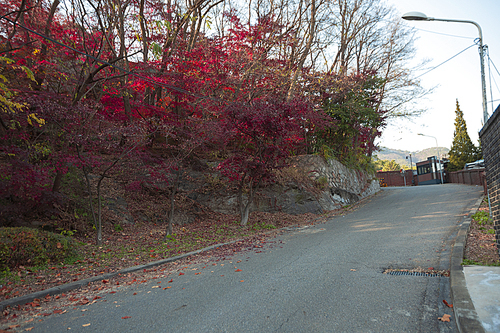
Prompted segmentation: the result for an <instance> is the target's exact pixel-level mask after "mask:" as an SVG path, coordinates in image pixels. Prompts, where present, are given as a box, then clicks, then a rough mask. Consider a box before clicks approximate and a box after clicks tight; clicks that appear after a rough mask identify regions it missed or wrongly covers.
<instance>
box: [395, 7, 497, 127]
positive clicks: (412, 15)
mask: <svg viewBox="0 0 500 333" xmlns="http://www.w3.org/2000/svg"><path fill="white" fill-rule="evenodd" d="M402 18H403V19H404V20H408V21H442V22H458V23H471V24H474V25H475V26H476V27H477V30H478V31H479V57H480V58H481V89H482V95H483V125H485V124H486V122H487V121H488V107H487V104H486V80H485V76H484V50H483V32H482V30H481V27H480V26H479V24H477V23H476V22H474V21H468V20H451V19H438V18H434V17H427V15H425V14H424V13H420V12H409V13H406V14H404V15H403V16H402Z"/></svg>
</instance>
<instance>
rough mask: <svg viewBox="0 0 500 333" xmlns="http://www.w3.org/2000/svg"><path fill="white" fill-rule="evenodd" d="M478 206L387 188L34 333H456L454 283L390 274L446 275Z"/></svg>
mask: <svg viewBox="0 0 500 333" xmlns="http://www.w3.org/2000/svg"><path fill="white" fill-rule="evenodd" d="M480 196H481V188H479V187H474V186H466V185H457V184H446V185H432V186H420V187H407V188H401V187H400V188H386V189H383V190H382V191H381V192H380V193H378V194H377V195H375V196H374V197H372V198H371V199H369V200H368V201H367V202H366V203H364V204H363V205H362V206H361V207H360V208H359V209H357V210H356V211H354V212H352V213H349V214H348V215H346V216H342V217H336V218H333V219H331V220H329V221H328V222H327V223H324V224H319V225H316V226H312V227H309V228H304V229H297V230H293V231H290V232H287V233H285V234H284V235H282V236H280V237H279V238H277V239H275V242H274V243H273V244H270V245H269V244H268V245H264V247H263V248H262V249H254V250H252V251H246V252H243V253H239V254H237V255H236V256H234V257H232V258H231V259H230V260H225V261H214V262H211V263H208V264H206V263H205V264H203V266H202V265H199V264H198V265H192V266H189V267H188V269H185V270H184V273H185V274H184V275H181V276H179V275H178V273H177V275H171V276H169V277H168V279H170V278H172V279H173V282H172V283H170V284H168V286H171V288H169V289H163V288H164V287H166V286H167V283H162V285H161V287H160V288H153V287H155V286H157V281H158V280H150V282H148V283H145V284H141V285H133V286H130V287H126V288H125V287H124V288H122V289H121V290H120V291H118V292H117V293H115V294H103V298H102V299H101V300H99V302H96V303H94V304H92V305H88V306H80V307H77V308H76V309H73V308H71V309H68V311H67V312H66V313H64V314H62V315H52V316H50V317H47V318H44V320H43V321H41V322H33V325H34V328H33V329H32V330H31V332H51V333H52V332H68V331H69V332H365V333H366V332H456V331H457V330H456V327H455V323H454V320H453V317H452V320H451V321H450V322H441V321H438V317H440V316H442V315H443V314H444V313H447V314H450V315H453V312H452V311H451V310H450V309H449V308H447V307H446V306H444V304H443V303H442V300H443V299H445V300H447V301H450V289H449V288H450V284H449V278H446V277H419V276H393V275H387V274H382V272H383V271H384V270H385V269H386V268H416V267H419V266H420V267H424V268H429V267H433V268H435V269H448V268H449V256H450V247H451V246H452V244H453V241H454V238H455V235H456V232H457V227H458V225H459V223H461V222H462V219H463V215H464V213H466V211H467V210H468V209H469V208H470V207H471V206H472V205H473V204H474V202H475V201H477V199H478V198H479V197H480ZM240 260H241V262H237V261H240ZM213 264H216V265H213ZM221 264H224V265H221ZM202 267H206V268H202ZM193 269H197V270H193ZM237 270H241V271H237ZM196 273H200V274H196ZM168 279H167V278H163V280H164V282H166V281H167V280H168ZM134 293H136V295H134ZM82 309H86V311H82ZM122 317H130V318H126V319H122ZM87 324H90V325H87ZM83 325H87V326H83Z"/></svg>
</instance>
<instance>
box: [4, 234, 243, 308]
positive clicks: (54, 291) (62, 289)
mask: <svg viewBox="0 0 500 333" xmlns="http://www.w3.org/2000/svg"><path fill="white" fill-rule="evenodd" d="M239 241H241V240H240V239H237V240H234V241H231V242H228V243H222V244H215V245H211V246H208V247H205V248H203V249H200V250H196V251H192V252H188V253H184V254H181V255H180V256H176V257H172V258H167V259H162V260H158V261H153V262H150V263H147V264H144V265H138V266H133V267H129V268H124V269H122V270H119V271H117V272H113V273H108V274H103V275H97V276H93V277H90V278H87V279H83V280H80V281H75V282H71V283H67V284H63V285H60V286H57V287H52V288H49V289H45V290H42V291H37V292H35V293H32V294H29V295H24V296H20V297H16V298H12V299H8V300H5V301H3V302H0V311H3V310H4V309H5V308H6V307H8V306H15V305H24V304H26V303H30V302H33V301H34V300H35V298H38V299H42V298H44V297H45V296H47V295H49V296H53V295H58V294H62V293H66V292H69V291H71V290H74V289H78V288H80V287H84V286H86V285H88V284H89V283H92V282H95V281H99V280H107V279H110V278H112V277H114V276H116V275H118V274H128V273H132V272H137V271H140V270H143V269H150V268H153V267H156V266H160V265H163V264H166V263H169V262H173V261H177V260H180V259H183V258H186V257H189V256H192V255H195V254H199V253H202V252H206V251H210V250H213V249H215V248H217V247H221V246H225V245H230V244H233V243H236V242H239Z"/></svg>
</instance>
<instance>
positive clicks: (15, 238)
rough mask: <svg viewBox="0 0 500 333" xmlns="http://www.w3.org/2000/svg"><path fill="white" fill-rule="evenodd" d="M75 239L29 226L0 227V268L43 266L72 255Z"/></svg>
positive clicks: (0, 269)
mask: <svg viewBox="0 0 500 333" xmlns="http://www.w3.org/2000/svg"><path fill="white" fill-rule="evenodd" d="M76 245H77V244H76V243H75V242H74V241H73V240H72V239H70V238H68V237H66V236H63V235H59V234H55V233H52V232H48V231H43V230H38V229H32V228H0V271H7V270H8V269H11V268H14V267H17V266H20V265H22V266H45V265H47V264H48V263H58V262H63V261H64V260H65V259H66V258H67V257H70V256H75V255H76V254H77V251H76Z"/></svg>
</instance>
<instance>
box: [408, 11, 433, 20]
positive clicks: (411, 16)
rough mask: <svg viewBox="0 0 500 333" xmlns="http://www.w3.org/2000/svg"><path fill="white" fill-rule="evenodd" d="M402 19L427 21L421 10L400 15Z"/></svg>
mask: <svg viewBox="0 0 500 333" xmlns="http://www.w3.org/2000/svg"><path fill="white" fill-rule="evenodd" d="M401 17H402V18H403V20H408V21H429V18H428V17H427V15H425V14H424V13H421V12H409V13H406V14H404V15H403V16H401Z"/></svg>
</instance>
